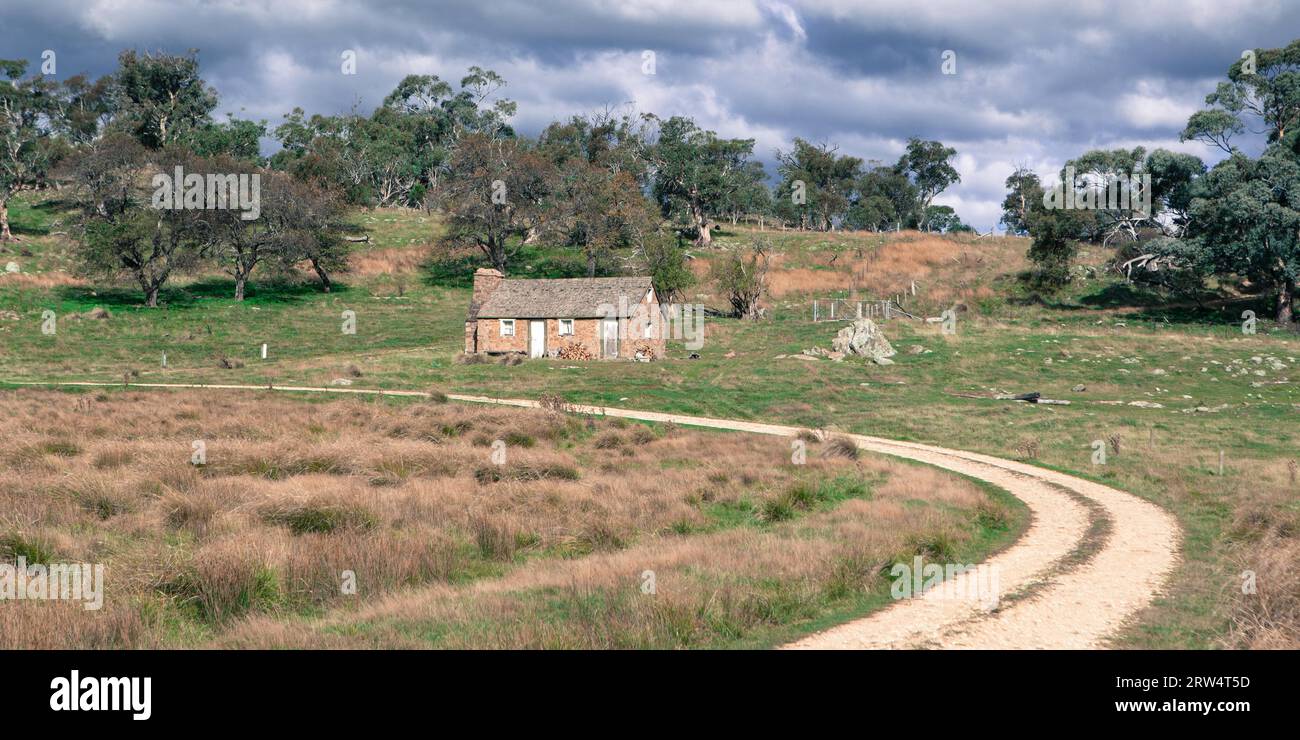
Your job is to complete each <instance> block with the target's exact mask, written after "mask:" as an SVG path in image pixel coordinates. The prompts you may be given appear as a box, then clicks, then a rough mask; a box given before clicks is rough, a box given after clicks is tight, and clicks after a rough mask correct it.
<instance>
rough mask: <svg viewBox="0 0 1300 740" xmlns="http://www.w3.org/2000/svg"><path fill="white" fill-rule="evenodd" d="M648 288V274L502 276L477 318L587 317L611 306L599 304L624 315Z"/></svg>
mask: <svg viewBox="0 0 1300 740" xmlns="http://www.w3.org/2000/svg"><path fill="white" fill-rule="evenodd" d="M650 288H651V281H650V278H648V277H609V278H572V279H567V280H503V281H501V285H500V286H499V287H498V288H497V289H496V290H494V291H492V293H491V294H490V295H488V297H487V300H485V301H483V303H482V305H480V306H478V311H477V318H481V319H516V318H518V319H553V318H558V319H588V318H599V317H603V316H606V315H607V311H610V310H611V309H610V308H602V307H611V308H612V313H610V314H609V315H610V316H613V315H614V314H618V315H619V316H620V317H623V316H628V315H630V314H631V313H632V312H633V311H635V310H636V306H637V304H638V303H640V302H641V300H642V299H643V298H645V296H646V293H647V292H649V291H650ZM620 298H622V299H623V301H622V302H621V303H620V300H619V299H620ZM470 312H471V314H473V313H474V311H473V307H471V309H470Z"/></svg>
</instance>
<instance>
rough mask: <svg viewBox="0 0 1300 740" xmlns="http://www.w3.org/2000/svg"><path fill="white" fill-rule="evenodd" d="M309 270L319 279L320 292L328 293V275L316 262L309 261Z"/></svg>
mask: <svg viewBox="0 0 1300 740" xmlns="http://www.w3.org/2000/svg"><path fill="white" fill-rule="evenodd" d="M311 269H313V270H315V271H316V277H318V278H320V284H321V290H323V291H324V292H326V293H328V292H330V274H329V273H328V272H326V271H325V269H324V268H323V267H321V266H320V263H319V262H317V261H316V260H312V261H311Z"/></svg>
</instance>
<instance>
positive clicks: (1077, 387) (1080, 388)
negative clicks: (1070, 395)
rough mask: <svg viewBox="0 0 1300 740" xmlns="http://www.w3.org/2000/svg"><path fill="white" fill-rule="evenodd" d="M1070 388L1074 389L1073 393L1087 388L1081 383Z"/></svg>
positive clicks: (1081, 391)
mask: <svg viewBox="0 0 1300 740" xmlns="http://www.w3.org/2000/svg"><path fill="white" fill-rule="evenodd" d="M1070 390H1072V391H1074V392H1075V393H1083V392H1084V391H1086V390H1088V386H1086V385H1084V384H1083V383H1080V384H1078V385H1076V386H1074V387H1073V388H1071V389H1070Z"/></svg>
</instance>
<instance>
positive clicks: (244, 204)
mask: <svg viewBox="0 0 1300 740" xmlns="http://www.w3.org/2000/svg"><path fill="white" fill-rule="evenodd" d="M152 184H153V187H154V191H153V207H154V208H157V209H159V210H168V211H179V210H195V211H201V210H221V211H243V213H240V214H239V217H240V218H241V219H243V220H245V221H255V220H257V217H258V216H261V215H262V176H261V175H258V174H252V175H246V174H212V173H209V174H206V175H197V174H194V173H190V174H188V175H187V174H185V169H184V168H183V167H180V166H177V167H176V170H175V174H172V175H168V174H166V173H159V174H157V175H154V176H153V182H152Z"/></svg>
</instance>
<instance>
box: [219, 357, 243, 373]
mask: <svg viewBox="0 0 1300 740" xmlns="http://www.w3.org/2000/svg"><path fill="white" fill-rule="evenodd" d="M243 366H244V361H243V360H232V359H230V358H229V357H222V358H221V359H220V360H217V367H220V368H223V369H225V370H237V369H239V368H241V367H243Z"/></svg>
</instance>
